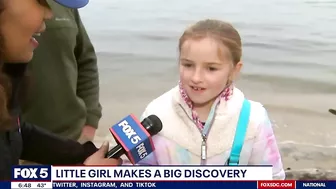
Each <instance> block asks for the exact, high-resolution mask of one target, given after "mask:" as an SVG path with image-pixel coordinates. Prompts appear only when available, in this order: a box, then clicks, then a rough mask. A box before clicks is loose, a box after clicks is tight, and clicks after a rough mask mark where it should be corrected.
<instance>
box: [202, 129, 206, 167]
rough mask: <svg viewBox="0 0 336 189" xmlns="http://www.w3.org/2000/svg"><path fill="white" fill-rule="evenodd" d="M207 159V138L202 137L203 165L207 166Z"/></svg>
mask: <svg viewBox="0 0 336 189" xmlns="http://www.w3.org/2000/svg"><path fill="white" fill-rule="evenodd" d="M206 159H207V137H206V136H205V135H202V145H201V165H205V164H206Z"/></svg>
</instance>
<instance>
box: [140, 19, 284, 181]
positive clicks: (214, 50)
mask: <svg viewBox="0 0 336 189" xmlns="http://www.w3.org/2000/svg"><path fill="white" fill-rule="evenodd" d="M241 48H242V44H241V39H240V36H239V34H238V32H237V31H236V30H235V29H234V28H233V27H232V26H231V25H230V24H228V23H225V22H222V21H219V20H209V19H208V20H202V21H199V22H197V23H196V24H194V25H193V26H191V27H189V28H188V29H187V30H186V31H185V32H184V33H183V35H182V36H181V38H180V40H179V72H180V82H179V84H178V86H176V87H174V88H173V89H171V90H170V91H168V92H166V93H165V94H163V95H162V96H160V97H158V98H156V99H155V100H153V101H152V102H150V104H149V105H148V106H147V108H146V110H145V112H144V113H143V115H142V118H145V117H147V116H149V115H151V114H155V115H157V116H158V117H159V118H160V119H161V121H162V123H163V129H162V131H161V132H160V133H159V134H158V135H157V136H154V137H153V141H154V144H155V148H156V151H155V152H153V153H152V154H151V155H150V156H148V157H147V158H146V159H144V160H143V161H142V162H141V163H140V164H151V165H161V164H162V165H167V164H171V165H172V164H174V165H184V164H201V165H211V164H212V165H225V164H229V165H237V164H240V165H272V166H273V178H274V179H284V178H285V174H284V170H283V167H282V162H281V157H280V153H279V150H278V146H277V143H276V139H275V136H274V134H273V130H272V125H271V122H270V120H269V118H268V116H267V112H266V110H265V108H264V107H263V106H262V105H261V104H260V103H258V102H254V101H251V100H246V97H245V96H244V94H243V93H242V92H241V91H240V90H239V89H237V88H236V87H235V86H234V80H235V79H236V77H237V75H238V73H239V72H240V69H241V67H242V65H243V64H242V62H241V56H242V49H241Z"/></svg>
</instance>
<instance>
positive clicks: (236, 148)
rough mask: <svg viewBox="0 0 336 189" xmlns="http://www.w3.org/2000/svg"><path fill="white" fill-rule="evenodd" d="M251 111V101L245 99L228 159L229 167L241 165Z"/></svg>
mask: <svg viewBox="0 0 336 189" xmlns="http://www.w3.org/2000/svg"><path fill="white" fill-rule="evenodd" d="M250 110H251V103H250V101H249V100H247V99H244V102H243V106H242V108H241V110H240V115H239V120H238V124H237V128H236V134H235V137H234V141H233V144H232V149H231V154H230V157H229V159H228V165H238V164H239V158H240V152H241V150H242V147H243V144H244V141H245V136H246V130H247V127H248V124H249V120H250Z"/></svg>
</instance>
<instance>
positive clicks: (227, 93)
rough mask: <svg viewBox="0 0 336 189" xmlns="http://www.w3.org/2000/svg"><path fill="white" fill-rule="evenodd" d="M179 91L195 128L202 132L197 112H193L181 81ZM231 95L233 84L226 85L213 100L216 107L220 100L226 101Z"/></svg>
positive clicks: (202, 125)
mask: <svg viewBox="0 0 336 189" xmlns="http://www.w3.org/2000/svg"><path fill="white" fill-rule="evenodd" d="M179 89H180V90H179V91H180V95H181V97H182V99H183V100H184V102H185V103H186V104H187V105H188V107H189V108H190V109H191V112H192V118H193V120H194V122H195V124H196V126H197V127H198V128H199V129H200V130H201V131H202V130H203V128H204V124H203V123H202V122H201V120H200V119H199V117H198V115H197V112H196V111H195V110H194V107H193V102H192V101H191V100H190V98H189V96H188V95H187V93H186V91H185V90H184V89H183V87H182V83H181V81H180V82H179ZM232 93H233V84H231V85H228V86H227V87H226V88H225V89H224V90H223V91H222V92H221V93H220V94H219V95H218V97H217V99H216V100H215V103H216V106H218V105H219V104H220V102H221V101H222V100H225V101H228V100H229V98H230V96H231V95H232Z"/></svg>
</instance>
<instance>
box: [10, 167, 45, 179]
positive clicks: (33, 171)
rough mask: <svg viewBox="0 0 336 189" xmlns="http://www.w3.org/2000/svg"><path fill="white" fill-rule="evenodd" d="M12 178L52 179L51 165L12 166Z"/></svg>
mask: <svg viewBox="0 0 336 189" xmlns="http://www.w3.org/2000/svg"><path fill="white" fill-rule="evenodd" d="M12 180H15V181H30V180H34V181H51V166H44V165H34V166H31V165H27V166H26V165H22V166H14V167H13V168H12Z"/></svg>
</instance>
